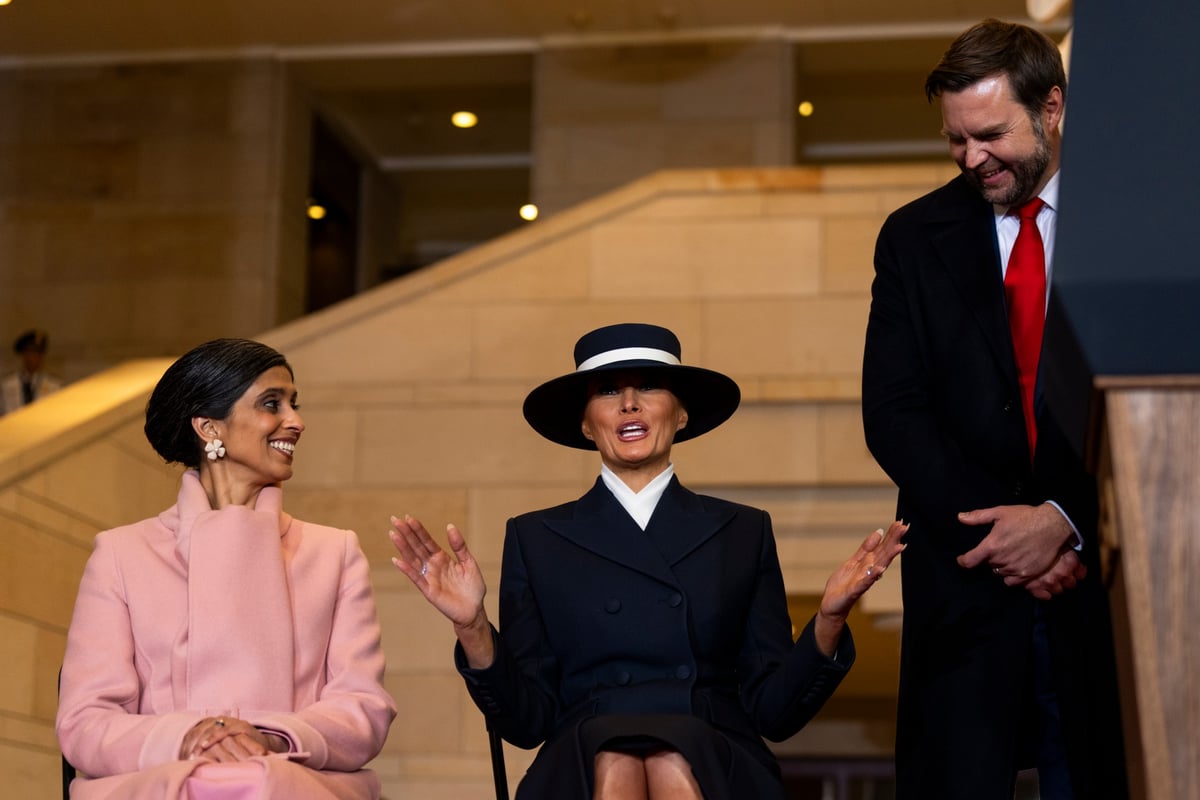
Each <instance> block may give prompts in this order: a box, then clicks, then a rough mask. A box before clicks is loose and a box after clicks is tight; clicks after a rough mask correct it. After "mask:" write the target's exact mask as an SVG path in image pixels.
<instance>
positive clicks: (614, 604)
mask: <svg viewBox="0 0 1200 800" xmlns="http://www.w3.org/2000/svg"><path fill="white" fill-rule="evenodd" d="M604 610H605V611H607V612H608V613H610V614H615V613H617V612H618V611H620V610H621V601H620V600H618V599H617V598H615V597H610V598H608V601H607V602H606V603H605V604H604Z"/></svg>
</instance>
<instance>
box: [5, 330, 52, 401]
mask: <svg viewBox="0 0 1200 800" xmlns="http://www.w3.org/2000/svg"><path fill="white" fill-rule="evenodd" d="M48 342H49V336H47V334H46V332H45V331H41V330H38V329H36V328H34V329H32V330H28V331H25V332H24V333H22V334H21V335H20V336H18V337H17V339H16V341H14V342H13V352H14V353H16V354H17V359H18V364H19V366H18V367H17V370H16V371H15V372H10V373H9V374H7V375H5V376H4V380H3V382H2V383H0V416H3V415H4V414H7V413H8V412H10V411H16V410H17V409H18V408H21V407H22V406H27V405H29V404H30V403H32V402H33V401H34V400H37V399H38V398H39V397H44V396H45V395H48V394H50V393H51V392H53V391H56V390H58V389H61V388H62V385H63V384H62V381H61V380H59V379H58V378H56V377H54V376H53V375H50V374H48V373H47V372H46V371H45V361H46V345H47V344H48Z"/></svg>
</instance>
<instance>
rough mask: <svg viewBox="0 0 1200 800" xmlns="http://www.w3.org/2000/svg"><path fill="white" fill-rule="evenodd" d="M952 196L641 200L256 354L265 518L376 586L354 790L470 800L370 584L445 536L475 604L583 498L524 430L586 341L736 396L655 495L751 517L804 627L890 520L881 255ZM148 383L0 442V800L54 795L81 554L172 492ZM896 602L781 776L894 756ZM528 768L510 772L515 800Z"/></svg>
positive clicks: (904, 182) (467, 781)
mask: <svg viewBox="0 0 1200 800" xmlns="http://www.w3.org/2000/svg"><path fill="white" fill-rule="evenodd" d="M952 170H953V167H952V166H940V165H939V166H933V165H913V166H904V167H874V168H837V169H807V170H798V169H791V170H786V169H785V170H724V171H720V170H700V171H684V172H665V173H658V174H655V175H653V176H651V177H648V178H645V179H643V180H640V181H637V182H635V183H633V184H631V185H629V186H627V187H625V188H622V189H619V190H617V191H614V192H610V193H608V194H605V195H603V196H601V197H599V198H596V199H594V200H592V201H589V202H587V203H584V204H582V205H580V206H577V207H575V208H572V209H570V210H568V211H565V212H562V213H560V214H556V215H554V216H551V217H549V218H546V219H544V220H541V221H539V222H537V223H535V224H533V225H530V226H528V227H526V228H523V229H522V230H521V231H519V232H517V233H514V234H512V235H509V236H506V237H503V238H501V239H498V240H496V241H494V242H491V243H489V244H487V245H485V246H483V247H479V248H476V249H474V250H471V251H468V252H467V253H464V254H462V255H461V256H458V257H456V258H454V259H451V260H448V261H445V262H442V263H440V264H438V265H436V266H434V267H432V268H430V269H428V270H425V271H423V272H421V273H417V274H414V275H411V276H409V277H406V278H403V279H400V280H397V281H393V282H392V283H389V284H386V285H384V286H381V287H379V288H377V289H375V290H373V291H371V292H368V293H366V294H364V295H360V296H359V297H356V298H354V299H353V300H350V301H347V302H345V303H342V304H340V305H338V306H334V307H332V308H329V309H327V310H325V311H322V312H320V313H317V314H313V315H310V316H308V317H305V318H303V319H301V320H298V321H296V322H294V323H291V324H288V325H286V326H284V327H281V328H277V329H275V330H272V331H271V332H269V333H268V334H266V335H265V336H263V337H262V338H264V339H265V340H266V341H268V342H270V343H271V344H273V345H275V346H276V347H278V348H279V349H280V350H282V351H283V352H284V353H285V354H287V355H288V357H289V359H290V360H291V362H292V364H293V366H294V367H295V369H296V379H297V385H298V386H299V388H300V394H301V402H302V405H303V408H302V414H303V415H304V418H305V422H306V424H307V426H308V429H307V431H306V432H305V434H304V437H303V440H302V441H301V443H300V445H299V447H298V448H297V452H296V464H297V471H296V476H295V478H294V479H293V480H292V481H291V482H289V484H288V486H287V490H286V497H287V507H288V509H289V510H290V511H291V512H292V513H294V514H296V515H297V516H299V517H301V518H307V519H311V520H313V521H316V522H324V523H328V524H335V525H338V526H343V527H351V528H353V529H355V530H356V531H357V532H358V534H359V537H360V539H361V541H362V544H363V547H364V549H365V551H366V552H367V554H368V557H369V558H370V560H371V563H372V565H373V579H374V582H375V587H376V591H377V594H378V599H379V609H380V616H381V619H382V622H383V630H384V647H385V649H386V651H387V656H388V674H387V681H388V686H389V689H390V690H391V691H392V692H393V694H394V695H395V696H396V698H397V701H398V703H399V707H400V713H399V716H398V718H397V720H396V723H395V725H394V726H393V728H392V731H391V735H390V738H389V740H388V743H387V746H386V748H385V750H384V753H383V754H382V755H381V756H380V757H379V758H378V759H377V760H376V762H375V763H374V765H373V766H374V768H375V769H377V770H378V771H379V772H380V774H381V776H382V778H383V780H384V785H385V795H386V796H387V797H390V798H394V799H397V800H398V798H409V797H419V798H423V800H439V799H440V798H447V799H449V798H454V800H484V798H489V797H491V796H492V795H491V791H492V790H491V779H490V772H489V766H488V759H487V742H486V737H485V732H484V726H483V721H482V718H481V716H480V715H479V713H478V711H477V710H476V709H475V708H474V707H473V706H472V705H471V703H470V700H469V699H468V697H467V695H466V692H465V690H464V689H463V687H462V685H461V681H460V680H459V679H458V677H457V676H456V675H455V674H454V672H453V669H452V666H451V661H450V651H451V647H452V645H453V635H452V633H451V630H450V626H449V624H448V623H446V622H445V621H444V620H443V619H441V618H440V616H439V615H438V614H437V613H436V612H435V611H433V610H432V609H431V608H429V607H428V606H427V605H426V604H425V602H424V600H423V599H422V598H421V597H420V595H419V594H418V593H417V592H416V591H415V590H414V589H412V588H411V587H410V586H409V585H407V584H408V582H407V580H406V579H405V578H404V577H403V576H402V575H400V574H399V573H398V572H397V571H396V570H395V569H394V567H393V566H392V565H391V564H390V562H389V556H390V552H391V547H390V544H389V543H388V541H387V538H386V536H385V531H386V529H387V518H388V515H389V514H390V513H411V514H414V515H416V516H418V517H420V518H421V519H422V520H424V521H425V522H426V523H427V525H428V526H429V527H430V529H431V530H433V531H436V532H439V533H440V531H441V530H442V529H443V527H444V525H445V523H447V522H450V521H453V522H456V523H457V524H459V525H460V526H461V527H462V528H463V529H464V531H465V532H466V535H467V537H468V541H469V542H470V544H471V546H472V549H473V551H474V552H475V554H476V556H477V558H478V559H479V561H480V562H481V564H482V565H483V567H484V570H485V574H486V576H487V578H488V580H489V582H490V584H491V586H492V587H493V591H492V592H491V593H490V594H489V597H488V602H489V603H494V599H495V591H494V588H495V585H496V583H497V581H498V576H499V560H500V546H501V538H502V535H503V530H504V521H505V519H506V518H507V517H509V516H512V515H514V514H517V513H520V512H523V511H527V510H530V509H533V508H538V507H543V506H547V505H551V504H556V503H559V502H563V501H565V500H569V499H571V498H573V497H575V496H578V494H580V493H581V492H582V491H583V490H584V489H585V488H586V487H587V486H588V485H590V483H591V482H592V481H593V480H594V478H595V475H596V472H597V470H598V462H597V459H596V456H595V455H594V454H587V453H583V452H575V451H569V450H567V449H565V448H560V447H556V446H554V445H551V444H549V443H547V442H545V441H543V440H541V439H540V438H539V437H538V436H537V435H536V434H534V433H533V432H532V431H531V430H530V429H529V428H528V427H527V426H526V424H525V422H524V421H523V419H522V417H521V414H520V405H521V401H522V400H523V398H524V395H525V393H526V392H527V391H528V390H529V389H530V388H531V387H532V386H534V385H536V384H537V383H539V382H541V381H543V380H546V379H548V378H551V377H554V376H556V375H559V374H561V373H563V372H566V371H567V370H569V369H570V368H571V367H572V363H571V356H570V353H571V348H572V346H573V345H574V342H575V339H576V338H577V337H578V336H579V335H580V334H581V333H583V332H585V331H587V330H589V329H591V328H593V327H595V326H598V325H603V324H606V323H610V322H618V321H650V322H657V323H660V324H664V325H667V326H669V327H671V328H673V329H674V330H675V331H676V332H677V333H678V334H679V336H680V339H681V340H682V342H683V347H684V351H683V355H684V361H685V362H686V363H691V364H697V365H702V366H705V367H709V368H712V369H717V370H720V371H723V372H726V373H727V374H729V375H731V376H732V377H734V378H735V379H736V380H737V381H738V382H739V384H740V385H741V387H742V389H743V394H744V400H743V405H742V408H741V409H740V410H739V412H738V413H737V414H736V415H735V417H734V418H733V419H732V420H731V421H730V422H728V423H727V424H726V425H724V426H722V427H721V428H719V429H718V430H717V431H714V432H713V433H712V434H710V435H708V436H705V437H703V438H702V439H699V440H696V441H695V442H689V443H686V444H683V445H681V446H680V447H679V448H677V450H676V451H675V453H674V456H675V462H676V467H677V470H678V472H679V475H680V477H681V479H682V480H683V481H684V482H685V483H687V484H688V485H689V486H691V487H692V488H694V489H697V490H699V491H704V492H708V493H713V494H720V495H722V496H726V497H729V498H730V499H734V500H739V501H742V502H748V503H752V504H755V505H759V506H761V507H764V508H766V509H767V510H769V511H770V512H771V514H772V516H773V518H774V521H775V526H776V533H777V538H778V540H779V550H780V556H781V560H782V563H783V569H784V577H785V581H786V583H787V586H788V590H789V594H790V595H791V596H792V599H793V607H794V614H793V619H795V620H797V621H800V622H802V621H803V620H802V619H801V618H802V617H805V616H806V615H807V614H811V611H812V609H811V603H812V600H813V597H814V596H815V595H817V594H819V592H820V590H821V587H822V586H823V584H824V580H825V577H826V576H827V575H828V573H829V572H830V571H831V569H832V568H833V566H834V565H835V564H837V563H839V562H840V561H841V560H842V559H843V558H845V557H846V556H847V555H848V554H849V553H850V552H851V551H852V550H853V548H854V547H855V546H857V543H858V542H859V541H860V540H861V539H862V537H864V536H865V535H866V534H867V532H869V531H871V530H873V529H874V528H875V527H877V526H880V525H885V524H886V523H887V522H888V521H889V519H890V518H891V516H892V514H893V508H894V499H895V498H894V490H893V489H892V487H891V486H890V484H889V483H888V481H887V479H886V478H885V477H884V476H883V474H882V473H881V472H880V471H879V470H878V468H877V467H876V466H875V465H874V463H873V461H872V460H871V458H870V456H869V454H868V453H867V450H866V447H865V444H864V443H863V436H862V429H861V423H860V421H859V404H858V403H859V396H858V393H859V370H860V363H861V349H862V342H863V333H864V328H865V324H866V316H867V308H868V297H869V284H870V279H871V252H872V248H873V243H874V237H875V233H876V231H877V230H878V227H879V225H880V223H881V222H882V220H883V218H884V216H885V215H886V213H887V212H888V211H889V210H891V209H892V208H895V207H896V206H898V205H900V204H901V203H902V202H904V201H906V200H908V199H911V198H913V197H915V196H917V195H919V194H921V193H923V192H925V191H927V190H929V189H930V188H932V187H934V186H936V185H938V184H939V183H941V182H943V181H944V180H946V179H947V178H948V177H950V174H951V172H952ZM163 366H164V364H163V362H152V363H150V364H148V365H140V366H139V365H129V366H126V367H122V368H121V369H120V370H110V371H107V372H105V373H101V374H100V375H98V376H96V377H95V378H93V379H90V380H88V381H84V382H82V383H79V384H76V385H73V386H70V387H68V388H67V389H64V390H63V391H62V392H60V393H58V394H57V395H54V396H52V397H50V398H47V399H46V400H44V401H40V402H39V404H35V406H33V407H31V408H29V409H25V410H22V411H20V412H17V413H15V414H13V415H10V416H8V417H5V418H3V419H0V528H2V534H0V547H2V548H3V552H0V564H3V567H0V628H2V629H3V631H2V632H3V633H5V635H4V637H3V638H2V639H0V641H3V642H4V645H3V647H4V648H5V649H4V655H6V656H7V657H6V658H5V659H3V660H0V664H2V665H3V666H0V672H2V673H3V677H4V680H2V681H0V685H3V686H5V687H7V688H6V689H5V690H4V691H3V692H0V774H2V775H4V777H5V779H6V780H8V781H9V784H10V785H13V786H15V787H16V788H14V791H15V792H16V794H14V796H22V797H26V796H27V797H35V796H36V797H41V796H49V794H50V792H51V791H52V789H53V786H54V785H55V784H56V782H57V773H56V772H55V767H56V760H57V751H56V750H55V749H54V740H53V729H52V718H53V712H54V680H55V675H56V673H57V669H58V665H59V663H60V661H61V657H62V642H63V635H64V633H65V628H66V625H67V622H68V616H69V613H70V607H71V604H72V602H73V597H74V587H75V585H76V583H77V581H78V578H79V572H80V569H81V567H82V564H83V561H84V559H85V558H86V555H87V551H88V544H89V540H90V537H91V536H92V535H93V534H94V533H95V531H96V530H99V529H102V528H105V527H109V526H111V525H114V524H119V523H121V522H126V521H129V520H132V519H135V518H140V517H144V516H147V515H149V514H152V513H155V512H156V511H158V510H160V509H161V508H162V507H164V506H165V505H167V504H169V503H170V501H171V497H172V496H173V492H174V483H175V473H174V472H173V471H171V470H167V469H166V468H164V467H162V466H161V465H160V464H158V463H157V461H156V459H155V458H154V456H153V454H152V453H151V452H150V450H149V447H148V445H146V444H145V443H144V441H143V440H142V439H141V437H140V425H141V410H142V408H143V407H144V403H145V399H146V397H147V395H148V392H149V390H150V388H151V387H152V385H153V383H154V381H155V380H156V379H157V377H158V374H160V373H161V369H162V368H163ZM122 370H124V371H122ZM105 387H108V388H107V389H106V388H105ZM898 577H899V576H898V574H896V573H895V571H894V570H893V571H890V572H889V576H888V579H887V580H885V581H884V582H883V583H881V584H880V585H879V586H878V587H877V588H876V589H875V590H873V591H872V593H871V594H870V595H868V598H867V599H868V601H869V602H867V603H865V604H864V607H863V613H862V614H861V615H860V618H859V619H857V620H855V621H854V622H853V624H854V625H855V628H856V638H858V639H859V642H860V658H859V665H858V666H856V668H855V670H854V671H853V672H852V674H851V676H850V678H849V679H848V681H847V683H846V684H845V685H844V686H843V688H842V689H841V690H840V691H839V694H838V696H837V697H835V702H834V703H832V704H831V705H830V706H829V707H828V708H827V712H826V713H823V714H822V715H821V717H819V718H818V720H816V721H815V722H814V723H813V724H812V725H810V726H809V728H807V729H806V730H805V731H804V732H802V734H801V735H800V736H798V737H796V738H795V739H793V740H792V741H790V742H788V743H785V745H784V746H783V747H782V748H781V750H782V751H783V752H789V753H799V754H834V755H870V756H876V757H880V756H882V757H886V756H887V754H888V753H889V752H890V747H891V727H890V720H891V718H892V715H893V713H894V702H895V697H894V694H895V658H896V653H897V651H898V638H897V636H896V627H897V626H896V621H897V617H898V613H899V592H898V587H899V581H898ZM492 612H493V613H494V612H495V608H494V605H493V606H492ZM530 757H531V754H530V753H527V752H523V751H514V750H512V749H511V748H510V749H509V752H508V764H509V775H510V778H511V780H512V783H513V785H514V786H515V783H516V780H517V779H518V778H519V777H520V775H521V774H522V772H523V770H524V765H525V764H527V763H528V760H529V759H530Z"/></svg>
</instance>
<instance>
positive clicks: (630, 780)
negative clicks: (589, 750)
mask: <svg viewBox="0 0 1200 800" xmlns="http://www.w3.org/2000/svg"><path fill="white" fill-rule="evenodd" d="M594 766H595V775H596V780H595V788H594V796H595V798H597V800H603V799H604V798H608V797H613V798H626V797H630V798H634V797H645V796H646V768H645V764H644V763H643V762H642V759H640V758H638V757H637V756H633V755H630V754H628V753H615V752H613V751H611V750H601V751H600V752H598V753H596V759H595V761H594Z"/></svg>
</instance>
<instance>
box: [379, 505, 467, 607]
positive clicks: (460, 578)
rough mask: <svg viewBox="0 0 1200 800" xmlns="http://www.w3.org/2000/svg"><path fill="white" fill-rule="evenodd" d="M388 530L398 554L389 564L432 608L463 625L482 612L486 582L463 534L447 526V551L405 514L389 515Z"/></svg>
mask: <svg viewBox="0 0 1200 800" xmlns="http://www.w3.org/2000/svg"><path fill="white" fill-rule="evenodd" d="M391 521H392V529H391V530H390V531H388V536H389V537H391V540H392V544H394V545H395V546H396V551H397V553H398V554H399V555H398V556H397V557H393V558H392V563H393V564H395V565H396V567H397V568H398V569H399V570H400V571H401V572H403V573H404V574H405V575H407V576H408V579H409V580H410V581H412V582H413V585H414V586H416V587H417V588H418V589H419V590H420V591H421V594H423V595H425V599H426V600H428V601H429V602H430V603H431V604H432V605H433V607H434V608H436V609H437V610H438V611H440V612H442V613H443V614H445V615H446V618H447V619H449V620H450V621H451V622H453V623H454V624H455V626H456V627H465V626H468V625H470V624H471V623H472V622H475V621H476V620H477V618H478V617H479V616H480V615H482V614H483V596H484V594H486V593H487V585H486V584H485V583H484V581H483V573H482V572H481V571H480V569H479V564H477V563H476V562H475V558H474V556H472V555H471V551H470V550H468V549H467V542H466V540H465V539H463V535H462V533H460V532H459V530H458V528H456V527H455V526H453V525H447V526H446V538H447V540H448V543H449V545H450V551H451V552H449V553H448V552H446V551H445V550H443V549H442V547H441V545H439V544H438V543H437V542H435V541H434V540H433V537H432V536H430V535H429V532H428V531H427V530H425V526H424V525H422V524H421V521H420V520H418V519H416V518H414V517H411V516H408V515H407V514H406V515H405V516H404V517H403V518H401V517H392V518H391Z"/></svg>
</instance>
